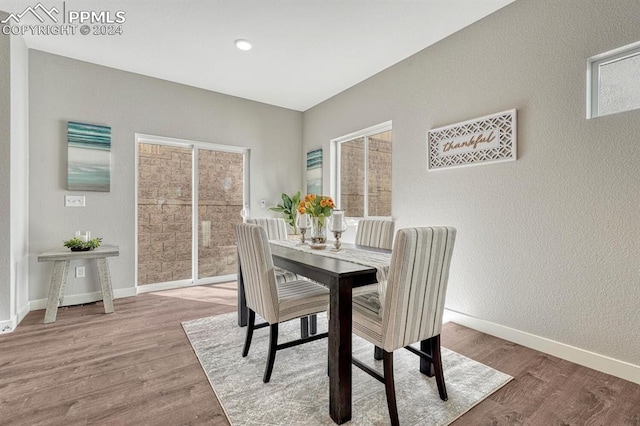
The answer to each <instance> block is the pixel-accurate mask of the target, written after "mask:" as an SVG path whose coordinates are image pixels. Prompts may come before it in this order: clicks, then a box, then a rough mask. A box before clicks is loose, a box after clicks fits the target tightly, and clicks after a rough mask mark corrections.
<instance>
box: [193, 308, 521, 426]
mask: <svg viewBox="0 0 640 426" xmlns="http://www.w3.org/2000/svg"><path fill="white" fill-rule="evenodd" d="M182 327H183V328H184V330H185V333H186V334H187V337H188V338H189V341H190V342H191V345H192V346H193V349H194V351H195V353H196V355H197V357H198V359H199V360H200V364H201V365H202V368H203V369H204V371H205V373H206V375H207V378H208V379H209V383H211V386H212V387H213V390H214V392H215V394H216V396H217V397H218V399H219V400H220V404H221V405H222V407H223V409H224V411H225V414H226V415H227V418H228V419H229V422H230V423H231V424H232V425H256V426H257V425H261V426H262V425H301V426H302V425H313V426H316V425H333V424H334V423H333V421H332V420H331V417H330V416H329V377H328V376H327V339H321V340H318V341H315V342H311V343H307V344H304V345H300V346H296V347H293V348H289V349H284V350H281V351H278V353H277V354H276V360H275V366H274V368H273V374H272V376H271V381H270V382H269V383H266V384H265V383H262V375H263V373H264V368H265V364H266V351H267V347H268V340H269V329H268V328H262V329H259V330H256V331H255V332H254V334H253V341H252V344H251V350H250V352H249V355H248V356H247V357H246V358H242V356H241V352H242V346H243V344H244V336H245V330H246V329H245V328H240V327H238V325H237V317H236V314H235V313H233V314H226V315H219V316H214V317H208V318H203V319H199V320H194V321H187V322H183V323H182ZM326 329H327V320H326V317H325V316H319V317H318V330H319V331H320V332H322V331H326ZM299 333H300V323H299V321H289V322H287V323H284V324H280V332H279V337H278V342H279V343H282V342H286V341H288V340H294V339H296V338H298V337H299V336H300V334H299ZM353 355H354V356H355V357H356V358H358V359H360V360H362V361H363V362H365V363H367V364H369V365H370V366H372V367H374V368H376V369H377V370H378V371H382V361H376V360H374V358H373V346H372V345H371V344H370V343H368V342H366V341H365V340H363V339H360V338H359V337H357V336H355V335H353ZM442 359H443V368H444V377H445V383H446V386H447V393H448V396H449V400H448V401H446V402H444V401H442V400H440V398H439V397H438V389H437V386H436V382H435V378H429V377H426V376H424V375H423V374H420V373H419V370H418V366H419V358H418V357H417V356H416V355H414V354H412V353H410V352H409V351H407V350H398V351H395V352H394V373H395V382H396V397H397V402H398V412H399V417H400V423H401V424H402V425H447V424H449V423H451V422H453V421H454V420H455V419H457V418H458V417H460V416H461V415H462V414H464V413H465V412H467V411H468V410H469V409H471V408H472V407H473V406H475V405H476V404H478V403H480V402H481V401H482V400H483V399H485V398H486V397H487V396H489V395H491V394H492V393H493V392H495V391H496V390H498V389H499V388H500V387H502V386H504V385H505V384H506V383H508V382H509V381H510V380H511V379H512V377H511V376H509V375H507V374H504V373H501V372H499V371H497V370H494V369H493V368H490V367H488V366H486V365H484V364H481V363H478V362H476V361H473V360H471V359H469V358H467V357H464V356H462V355H460V354H458V353H456V352H453V351H450V350H448V349H446V348H442ZM352 381H353V391H352V401H353V405H352V407H353V408H352V420H351V421H350V422H348V423H346V424H348V425H388V424H389V423H390V422H389V413H388V411H387V402H386V396H385V390H384V385H383V384H382V383H380V382H378V381H377V380H375V379H373V378H372V377H370V376H369V375H367V374H366V373H364V372H363V371H361V370H360V369H358V368H356V367H353V379H352Z"/></svg>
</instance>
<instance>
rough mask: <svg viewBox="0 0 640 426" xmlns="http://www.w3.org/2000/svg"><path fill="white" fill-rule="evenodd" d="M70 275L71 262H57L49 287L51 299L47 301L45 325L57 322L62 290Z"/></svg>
mask: <svg viewBox="0 0 640 426" xmlns="http://www.w3.org/2000/svg"><path fill="white" fill-rule="evenodd" d="M68 273H69V261H68V260H57V261H55V263H54V264H53V274H52V275H51V284H50V285H49V299H48V300H47V310H46V311H45V314H44V323H45V324H49V323H52V322H55V320H56V316H57V315H58V306H59V305H60V299H61V298H62V289H63V288H64V285H65V283H66V282H67V275H68Z"/></svg>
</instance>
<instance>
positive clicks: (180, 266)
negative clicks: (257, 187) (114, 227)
mask: <svg viewBox="0 0 640 426" xmlns="http://www.w3.org/2000/svg"><path fill="white" fill-rule="evenodd" d="M138 152H139V156H138V284H139V285H144V284H151V283H157V282H167V281H175V280H182V279H190V278H191V274H192V271H191V264H192V256H191V251H192V247H191V245H192V243H191V240H192V238H191V235H192V208H191V185H192V183H191V174H192V156H191V150H190V149H188V148H181V147H170V146H163V145H153V144H140V145H139V150H138ZM198 170H199V176H198V180H199V182H200V186H199V188H198V191H199V200H198V208H199V221H198V223H199V230H198V255H199V262H198V269H199V274H198V275H199V278H203V277H210V276H218V275H226V274H232V273H235V272H236V268H237V267H236V245H235V237H234V234H233V224H234V223H239V222H241V221H242V218H241V217H240V211H241V209H242V174H243V161H242V154H237V153H226V152H219V151H207V150H199V162H198ZM209 230H210V232H208V231H209ZM203 231H204V232H203Z"/></svg>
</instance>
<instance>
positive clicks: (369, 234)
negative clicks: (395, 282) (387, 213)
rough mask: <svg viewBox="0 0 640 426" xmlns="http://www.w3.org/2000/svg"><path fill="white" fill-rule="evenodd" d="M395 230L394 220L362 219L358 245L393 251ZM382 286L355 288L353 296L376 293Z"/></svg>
mask: <svg viewBox="0 0 640 426" xmlns="http://www.w3.org/2000/svg"><path fill="white" fill-rule="evenodd" d="M393 228H394V223H393V221H392V220H384V219H360V221H358V229H357V230H356V245H359V246H363V247H372V248H377V249H386V250H391V247H392V246H393ZM380 285H382V284H369V285H365V286H362V287H358V288H354V289H353V295H354V296H359V295H361V294H366V293H370V292H372V291H376V290H377V289H378V288H379V286H380Z"/></svg>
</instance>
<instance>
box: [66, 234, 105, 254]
mask: <svg viewBox="0 0 640 426" xmlns="http://www.w3.org/2000/svg"><path fill="white" fill-rule="evenodd" d="M101 242H102V238H91V239H90V240H87V241H84V240H83V239H80V238H79V237H73V238H71V239H70V240H67V241H65V242H64V246H65V247H68V248H70V249H71V251H89V250H93V249H96V248H98V247H100V243H101Z"/></svg>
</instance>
